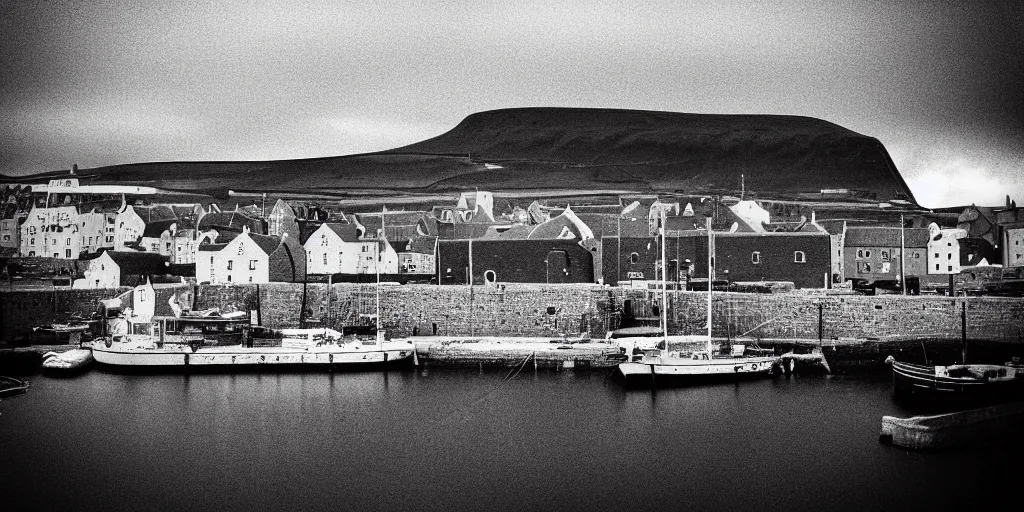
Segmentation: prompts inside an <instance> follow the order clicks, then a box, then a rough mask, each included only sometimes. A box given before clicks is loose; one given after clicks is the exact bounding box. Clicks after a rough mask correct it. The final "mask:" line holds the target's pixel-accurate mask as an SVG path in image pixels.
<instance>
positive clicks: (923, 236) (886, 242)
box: [843, 226, 929, 248]
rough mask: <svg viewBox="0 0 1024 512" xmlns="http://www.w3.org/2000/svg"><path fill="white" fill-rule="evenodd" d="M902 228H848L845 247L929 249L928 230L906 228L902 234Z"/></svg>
mask: <svg viewBox="0 0 1024 512" xmlns="http://www.w3.org/2000/svg"><path fill="white" fill-rule="evenodd" d="M900 231H901V230H900V228H894V227H859V226H858V227H847V228H846V238H845V239H844V240H843V245H844V246H846V247H900V245H901V240H900V238H901V236H902V237H903V240H902V245H904V246H906V247H916V248H920V247H928V238H929V236H928V230H927V229H925V228H906V229H904V230H902V231H903V234H902V235H901V234H900Z"/></svg>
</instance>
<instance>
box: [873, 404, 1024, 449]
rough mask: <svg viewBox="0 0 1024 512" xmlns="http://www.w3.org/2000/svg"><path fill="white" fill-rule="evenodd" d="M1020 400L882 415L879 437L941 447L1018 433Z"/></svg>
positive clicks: (1023, 414)
mask: <svg viewBox="0 0 1024 512" xmlns="http://www.w3.org/2000/svg"><path fill="white" fill-rule="evenodd" d="M1022 427H1024V402H1013V403H1007V404H1000V405H995V406H991V407H984V408H980V409H972V410H969V411H962V412H951V413H947V414H938V415H935V416H913V417H910V418H897V417H894V416H882V431H881V433H880V434H879V438H878V439H879V441H880V442H882V443H884V444H892V445H894V446H900V447H903V448H907V449H908V450H941V449H947V448H954V447H962V446H968V445H971V444H976V443H979V442H983V441H993V440H997V439H1000V438H1005V437H1007V436H1009V435H1019V434H1020V432H1021V428H1022Z"/></svg>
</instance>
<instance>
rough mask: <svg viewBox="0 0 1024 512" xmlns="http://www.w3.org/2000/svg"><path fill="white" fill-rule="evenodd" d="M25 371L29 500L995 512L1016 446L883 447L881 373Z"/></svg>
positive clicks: (885, 398) (246, 506)
mask: <svg viewBox="0 0 1024 512" xmlns="http://www.w3.org/2000/svg"><path fill="white" fill-rule="evenodd" d="M27 378H28V379H30V380H31V384H32V387H31V390H30V391H29V392H28V393H27V394H25V395H22V396H18V397H15V398H12V399H6V400H4V401H3V402H0V435H2V438H3V440H4V442H3V446H4V448H3V452H4V458H5V464H3V465H2V469H0V473H2V477H3V479H4V481H5V482H6V484H5V486H6V488H7V489H9V492H8V494H7V495H6V496H5V499H7V500H10V502H11V503H32V504H33V507H32V508H33V509H34V510H56V509H66V508H67V507H68V506H70V507H72V508H75V509H78V510H97V509H104V508H107V507H108V506H109V504H110V503H115V502H116V503H120V504H121V506H123V507H125V508H131V509H147V508H152V505H151V504H152V503H157V502H159V503H164V504H165V505H166V506H171V507H172V508H176V509H196V508H217V509H222V510H252V509H253V508H256V507H258V508H261V509H270V510H274V509H277V510H279V509H289V508H303V509H324V508H337V507H340V506H342V505H341V504H344V508H347V509H353V510H355V509H358V510H394V509H397V508H404V507H407V506H410V505H409V504H415V506H416V507H417V508H420V509H424V510H450V509H459V510H462V509H473V508H480V507H482V506H486V507H487V508H491V509H494V510H529V509H536V508H560V509H571V510H621V509H626V508H629V509H633V510H667V509H677V508H679V507H680V506H682V505H681V503H685V504H686V507H692V508H701V509H733V510H763V509H765V508H786V509H788V510H821V509H822V508H831V509H851V510H852V509H859V510H863V509H876V510H878V509H887V510H888V509H897V508H912V509H918V508H920V507H927V508H929V509H932V510H954V509H961V510H962V509H976V508H990V507H992V506H995V504H996V503H1003V502H1004V499H1005V495H1006V492H1007V489H1012V488H1013V487H1012V483H1011V481H1012V480H1013V479H1014V475H1015V473H1013V472H1012V471H1011V472H1007V471H1006V470H1005V468H1006V464H1004V462H1005V461H1006V460H1019V458H1020V456H1021V455H1024V446H1022V445H1021V443H1020V441H1013V442H1010V443H1008V444H1000V445H992V446H985V445H982V446H978V447H973V448H972V449H971V450H952V451H947V452H942V453H932V454H918V453H913V452H907V451H904V450H902V449H898V448H895V447H891V446H885V445H882V444H880V443H878V440H877V436H878V425H879V418H880V417H881V416H883V415H897V416H908V415H911V414H913V413H914V411H913V409H908V408H906V407H904V406H902V405H900V404H899V403H896V402H894V401H893V400H892V397H891V379H890V376H889V375H888V374H884V373H878V372H866V373H856V374H843V375H811V376H800V375H793V376H790V377H778V378H775V379H767V380H757V381H749V382H743V383H739V384H729V383H725V384H711V385H699V386H687V387H679V388H658V389H654V390H650V389H648V390H624V389H622V388H621V387H620V386H619V385H617V384H616V383H614V382H612V381H611V380H610V379H606V378H605V375H604V374H602V373H599V372H582V371H577V370H572V371H551V370H548V371H545V370H543V369H540V370H537V371H534V370H533V368H532V367H530V366H529V365H527V367H526V368H525V369H523V370H522V371H521V372H519V373H518V374H516V375H515V376H514V377H513V378H509V372H508V371H507V370H504V369H503V370H500V371H498V370H489V369H486V368H485V369H484V370H483V371H466V370H465V369H461V370H451V369H441V368H427V369H423V368H420V369H418V370H404V371H392V372H355V373H326V372H323V373H321V372H316V373H309V372H304V373H291V372H279V373H270V374H268V373H238V374H234V373H233V374H156V375H122V374H115V373H110V372H107V371H104V370H102V369H100V370H94V371H91V372H88V373H86V374H83V375H80V376H76V377H73V378H53V377H48V376H45V375H30V376H28V377H27ZM57 414H59V418H60V419H59V421H57V420H55V418H57V416H56V415H57ZM113 468H116V470H115V469H113ZM934 489H951V490H953V489H955V491H951V492H947V493H936V492H934ZM641 497H642V498H641Z"/></svg>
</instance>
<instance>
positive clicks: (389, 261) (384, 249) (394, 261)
mask: <svg viewBox="0 0 1024 512" xmlns="http://www.w3.org/2000/svg"><path fill="white" fill-rule="evenodd" d="M360 234H361V226H359V225H358V224H336V223H330V224H323V225H321V226H320V227H319V228H317V230H316V231H314V232H313V234H312V235H310V236H309V238H308V239H307V240H306V243H305V244H304V245H303V248H304V249H305V250H306V269H307V271H308V272H309V273H311V274H374V273H376V272H377V271H378V269H379V271H380V273H381V274H397V273H398V253H397V252H395V250H394V248H393V247H391V244H390V243H388V242H387V240H385V239H383V237H381V240H380V242H378V241H377V240H376V239H372V238H371V239H364V238H360V237H359V235H360ZM375 256H377V257H379V263H377V262H375V261H374V260H375Z"/></svg>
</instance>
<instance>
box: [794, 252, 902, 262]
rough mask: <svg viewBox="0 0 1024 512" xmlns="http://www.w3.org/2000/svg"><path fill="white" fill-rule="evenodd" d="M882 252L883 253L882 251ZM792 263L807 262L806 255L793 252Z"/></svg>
mask: <svg viewBox="0 0 1024 512" xmlns="http://www.w3.org/2000/svg"><path fill="white" fill-rule="evenodd" d="M883 254H884V253H883ZM793 263H807V255H806V254H804V252H803V251H796V252H794V253H793Z"/></svg>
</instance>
